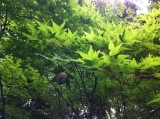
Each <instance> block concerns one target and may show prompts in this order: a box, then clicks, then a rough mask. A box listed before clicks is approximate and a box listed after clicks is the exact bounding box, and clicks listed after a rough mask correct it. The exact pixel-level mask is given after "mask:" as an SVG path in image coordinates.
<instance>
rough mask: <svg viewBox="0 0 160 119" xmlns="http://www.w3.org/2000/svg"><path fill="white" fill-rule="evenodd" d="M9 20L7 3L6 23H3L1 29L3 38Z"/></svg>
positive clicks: (0, 36) (0, 35)
mask: <svg viewBox="0 0 160 119" xmlns="http://www.w3.org/2000/svg"><path fill="white" fill-rule="evenodd" d="M7 21H8V6H7V3H6V7H5V19H4V23H3V29H2V30H1V32H2V34H0V39H1V38H2V36H3V34H4V32H5V30H6V26H7Z"/></svg>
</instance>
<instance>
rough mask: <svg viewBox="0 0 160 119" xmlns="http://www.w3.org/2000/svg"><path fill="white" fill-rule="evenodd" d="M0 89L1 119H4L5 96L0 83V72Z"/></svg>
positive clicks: (0, 78)
mask: <svg viewBox="0 0 160 119" xmlns="http://www.w3.org/2000/svg"><path fill="white" fill-rule="evenodd" d="M0 89H1V98H2V119H5V98H4V93H3V84H2V76H1V74H0Z"/></svg>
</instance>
